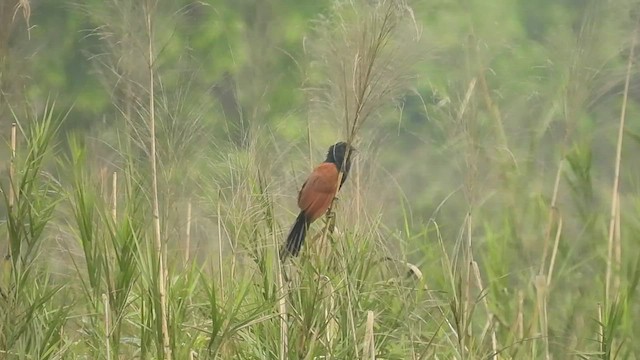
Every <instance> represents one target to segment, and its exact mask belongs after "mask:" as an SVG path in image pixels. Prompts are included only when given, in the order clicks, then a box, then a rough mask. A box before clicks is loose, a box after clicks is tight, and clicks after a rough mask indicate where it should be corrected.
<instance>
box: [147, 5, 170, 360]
mask: <svg viewBox="0 0 640 360" xmlns="http://www.w3.org/2000/svg"><path fill="white" fill-rule="evenodd" d="M145 5H146V6H145V12H146V14H145V21H146V24H145V25H146V28H147V29H146V30H147V35H148V48H147V50H148V53H147V55H148V58H147V61H148V63H147V65H148V69H147V70H148V75H149V128H150V131H151V134H150V137H151V138H150V139H149V140H150V144H151V145H150V146H151V149H150V152H149V156H150V157H151V159H150V160H151V183H152V201H153V204H152V206H153V210H152V211H153V215H152V216H153V231H154V239H155V251H156V259H157V261H158V273H157V276H158V278H157V284H158V296H159V298H160V299H159V300H160V309H159V314H158V315H159V317H160V321H161V324H162V325H161V331H162V349H163V354H164V359H165V360H171V358H172V354H171V340H170V338H169V325H168V313H167V310H168V308H167V290H166V287H167V285H168V281H167V277H168V276H167V269H166V259H167V255H166V251H167V249H166V244H165V242H164V241H163V240H162V233H161V225H160V203H159V199H158V159H157V152H156V141H157V139H156V116H155V101H156V100H155V92H154V88H155V51H154V47H153V42H154V26H153V18H152V16H153V10H154V8H155V6H156V5H157V4H156V3H155V2H154V1H153V0H148V1H146V2H145Z"/></svg>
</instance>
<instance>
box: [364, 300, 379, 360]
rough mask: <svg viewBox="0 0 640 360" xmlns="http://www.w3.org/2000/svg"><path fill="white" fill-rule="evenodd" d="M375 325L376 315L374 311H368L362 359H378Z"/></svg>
mask: <svg viewBox="0 0 640 360" xmlns="http://www.w3.org/2000/svg"><path fill="white" fill-rule="evenodd" d="M374 325H375V314H374V313H373V311H371V310H369V311H367V323H366V325H365V331H364V341H363V343H362V344H363V346H362V348H363V349H362V350H363V351H362V359H371V360H375V358H376V343H375V336H374V333H373V330H374V329H373V328H374Z"/></svg>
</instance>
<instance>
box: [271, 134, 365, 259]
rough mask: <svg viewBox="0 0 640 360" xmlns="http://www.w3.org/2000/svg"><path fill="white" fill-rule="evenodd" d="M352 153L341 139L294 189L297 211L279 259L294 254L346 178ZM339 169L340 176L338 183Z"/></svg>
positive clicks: (349, 146)
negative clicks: (295, 189)
mask: <svg viewBox="0 0 640 360" xmlns="http://www.w3.org/2000/svg"><path fill="white" fill-rule="evenodd" d="M354 152H355V148H354V147H352V146H351V145H350V144H348V143H346V142H344V141H340V142H338V143H336V144H334V145H331V146H330V147H329V151H327V158H326V159H325V160H324V162H323V163H321V164H320V165H318V166H316V168H315V169H313V171H312V172H311V174H309V177H307V180H306V181H305V182H304V184H303V185H302V188H301V189H300V192H298V207H299V208H300V213H299V214H298V217H297V218H296V221H295V223H294V224H293V226H292V227H291V231H290V232H289V235H288V236H287V241H286V243H285V244H284V245H283V246H282V249H281V250H280V258H281V259H283V260H284V259H285V258H286V257H287V256H288V255H292V256H298V254H299V253H300V248H301V247H302V244H303V243H304V239H305V236H306V235H307V230H308V229H309V226H310V225H311V223H313V222H314V221H316V220H317V219H318V218H320V217H321V216H322V215H324V214H325V213H326V212H327V210H328V209H329V207H330V206H331V202H332V201H333V198H334V197H335V196H336V194H337V193H338V191H339V190H340V189H341V188H342V185H343V184H344V182H345V181H346V180H347V176H348V175H349V170H350V169H351V155H352V154H353V153H354ZM340 172H342V179H341V180H340V184H338V177H339V174H340Z"/></svg>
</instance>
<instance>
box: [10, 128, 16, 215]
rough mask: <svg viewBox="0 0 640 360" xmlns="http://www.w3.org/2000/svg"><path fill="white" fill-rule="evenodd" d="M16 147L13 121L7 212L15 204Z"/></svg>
mask: <svg viewBox="0 0 640 360" xmlns="http://www.w3.org/2000/svg"><path fill="white" fill-rule="evenodd" d="M17 146H18V125H17V124H16V122H15V121H14V122H13V123H11V149H10V150H11V159H10V160H9V209H8V210H9V211H11V210H12V209H13V206H14V205H15V203H16V193H15V190H14V186H15V185H14V181H15V178H16V164H15V162H16V148H17Z"/></svg>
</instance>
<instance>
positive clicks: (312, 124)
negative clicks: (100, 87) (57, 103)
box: [0, 0, 640, 359]
mask: <svg viewBox="0 0 640 360" xmlns="http://www.w3.org/2000/svg"><path fill="white" fill-rule="evenodd" d="M80 9H81V10H82V11H84V13H86V14H88V16H87V17H88V18H89V19H91V21H93V22H94V23H96V24H97V25H96V29H94V30H93V31H91V32H90V33H89V35H88V36H89V37H95V38H97V39H98V40H97V41H98V43H99V44H100V45H99V46H100V49H99V51H98V54H95V55H94V56H92V59H93V60H94V65H95V70H96V73H98V74H99V76H100V77H101V79H102V80H103V83H104V84H105V87H106V88H107V89H108V90H109V91H110V93H111V94H112V96H113V108H112V112H111V113H110V114H108V116H110V117H112V118H113V119H112V121H111V123H112V124H114V127H115V129H116V130H114V131H105V132H104V133H102V134H94V136H82V134H76V133H69V134H61V133H60V131H59V129H60V124H61V123H62V122H63V121H64V116H58V115H57V114H58V113H61V110H60V109H57V108H55V107H54V106H53V105H52V104H49V103H48V104H47V106H45V107H44V108H43V109H41V111H40V112H39V115H38V116H22V115H20V114H18V113H14V114H13V118H12V119H11V120H12V122H14V121H15V123H16V124H17V125H16V127H15V128H14V129H15V130H14V131H12V130H11V127H7V128H6V129H5V130H3V131H4V133H3V136H5V137H7V138H8V141H7V148H8V149H7V154H15V155H11V156H10V159H9V160H10V161H8V162H7V163H8V166H9V167H10V168H9V169H8V171H7V172H6V174H7V177H8V178H7V179H6V180H3V181H2V182H0V183H1V184H2V195H3V200H4V202H3V204H4V206H3V212H0V214H2V216H3V217H2V218H0V225H2V229H3V230H2V231H0V240H2V242H1V244H2V245H3V246H4V245H5V244H6V248H7V253H6V256H5V258H4V259H3V260H2V262H3V264H2V265H3V266H2V273H1V274H0V275H1V276H0V281H1V282H0V358H8V359H13V358H16V359H60V358H65V359H67V358H68V359H87V358H91V359H94V358H96V359H101V358H106V359H116V358H126V359H129V358H142V359H156V358H164V359H170V358H174V359H196V358H200V359H204V358H219V359H231V358H234V359H235V358H237V359H276V358H278V359H323V358H334V359H376V358H379V359H452V358H453V359H565V358H582V359H593V358H598V359H636V358H638V354H640V346H639V345H637V344H636V342H635V341H634V340H635V336H636V334H637V333H638V332H640V327H639V326H638V324H637V321H635V319H637V318H638V316H639V309H638V305H637V291H638V283H639V282H640V260H638V259H639V257H638V255H639V252H638V247H637V239H636V238H637V236H636V234H637V233H638V231H639V230H640V223H639V222H638V221H637V220H636V216H634V214H635V212H636V211H637V209H638V197H637V189H636V188H635V187H634V185H633V184H634V183H633V181H629V178H633V176H636V175H637V174H636V173H635V172H633V171H632V170H633V169H631V168H630V165H628V164H630V163H631V162H629V160H627V156H630V155H627V151H629V149H631V150H633V149H635V147H637V146H638V145H640V141H637V140H638V139H637V138H638V137H637V136H634V130H635V127H634V126H635V125H634V123H633V122H632V121H630V119H632V118H633V116H635V115H637V114H636V112H637V106H636V101H635V100H634V96H633V95H634V94H635V95H637V94H636V93H635V92H637V90H636V89H634V87H633V86H632V85H633V83H634V81H635V80H634V79H636V78H637V71H635V68H634V64H635V55H634V53H636V52H637V51H635V50H634V49H635V46H636V44H635V43H636V40H635V36H636V35H635V32H636V30H637V29H636V28H635V27H636V26H637V24H635V21H634V25H633V28H632V30H631V31H630V30H629V27H627V24H620V26H619V27H616V26H617V25H616V23H615V21H613V19H615V18H616V16H619V14H620V13H621V12H623V9H622V6H619V7H607V6H605V5H602V4H595V3H594V4H592V6H589V7H587V8H586V11H585V12H584V13H583V14H580V17H579V21H578V22H577V23H576V24H578V25H576V24H574V25H576V26H575V30H576V32H575V34H574V35H575V38H569V39H567V38H558V39H555V41H557V42H558V43H557V44H556V45H557V46H558V48H559V49H560V50H558V52H557V55H556V56H557V58H554V59H549V62H550V63H552V64H553V65H548V66H549V68H547V69H546V71H548V73H547V74H546V76H548V77H549V78H554V80H553V81H551V80H550V81H548V82H544V84H537V83H534V84H530V82H534V81H533V80H531V79H530V78H523V79H516V80H512V79H509V78H507V75H505V74H504V73H500V66H501V61H504V59H503V58H500V56H506V59H507V60H511V58H509V57H508V56H507V55H504V54H502V53H501V54H497V52H496V53H491V52H490V51H491V50H493V49H495V46H496V45H495V44H493V43H489V42H490V40H488V39H489V38H490V37H489V36H487V33H486V31H487V30H486V27H485V26H484V25H485V24H484V20H485V15H487V16H488V15H491V14H484V13H482V14H478V13H476V12H474V10H473V9H472V8H466V7H464V9H462V8H461V9H462V10H460V11H463V12H467V13H466V15H468V16H467V17H466V19H468V22H469V23H468V24H467V25H468V26H467V27H466V29H465V33H466V34H467V35H471V36H470V38H469V40H470V41H469V42H468V43H467V46H466V47H461V48H462V50H460V48H456V49H455V50H451V49H438V51H440V53H438V55H439V56H440V57H438V56H436V57H434V58H427V57H423V56H422V51H423V50H424V51H426V50H427V47H428V46H430V45H431V44H432V42H437V40H438V39H435V40H434V39H428V38H424V37H421V36H419V35H420V34H423V32H422V30H423V29H422V27H421V24H420V21H419V18H420V17H419V15H417V13H418V11H421V10H423V9H417V10H416V12H414V10H413V9H412V8H411V7H409V5H408V4H407V3H405V2H403V1H391V0H388V1H380V2H374V3H371V2H367V1H353V2H336V3H335V6H333V7H332V8H331V9H329V10H328V11H329V12H328V13H327V14H326V16H324V17H321V18H319V19H318V21H316V22H314V23H313V25H314V28H313V31H312V32H311V34H312V35H310V38H309V39H308V41H307V43H305V45H306V46H308V47H307V50H309V52H308V54H309V56H310V58H311V59H313V61H310V64H309V67H308V68H307V69H306V70H307V73H306V74H305V75H306V76H307V77H306V79H305V82H303V83H302V84H301V85H302V86H303V87H304V88H305V90H306V94H307V95H308V100H309V102H310V103H311V104H312V105H310V108H311V111H310V112H309V113H310V117H311V119H310V120H309V122H308V132H309V134H312V133H313V134H320V135H318V138H314V139H311V138H309V139H308V144H307V145H308V149H309V152H310V153H309V158H310V159H313V158H315V159H317V156H318V154H320V153H321V151H322V149H324V148H326V144H328V143H330V142H334V141H335V140H336V139H346V140H347V141H349V142H352V143H354V144H356V145H357V147H358V149H360V151H359V152H358V154H357V157H356V158H355V161H356V162H357V166H354V170H353V174H352V175H351V177H350V180H349V182H348V183H347V184H346V185H345V187H344V189H343V191H342V192H341V195H340V199H339V200H338V202H337V203H336V204H337V205H336V206H335V207H334V208H333V209H332V210H333V212H334V215H333V217H329V218H328V219H327V220H326V222H325V223H324V224H318V225H314V226H313V227H312V229H311V231H310V234H309V241H308V244H309V246H307V247H305V250H304V251H303V253H302V255H301V257H300V258H299V259H295V260H294V261H288V262H286V263H281V262H280V260H279V258H278V256H277V249H278V248H279V246H280V244H281V242H282V241H283V237H284V236H285V235H286V230H287V229H288V226H289V225H290V221H292V219H293V217H292V216H291V214H290V211H288V208H289V205H290V203H291V204H292V203H293V201H290V199H292V198H294V197H295V195H296V194H295V191H296V190H297V187H298V186H299V185H300V184H298V183H297V181H298V180H300V179H302V177H303V176H304V171H302V170H300V172H299V173H298V172H297V171H296V172H292V171H288V169H289V167H290V161H291V162H293V163H294V164H295V165H301V168H303V167H304V166H302V164H303V162H305V161H306V159H305V160H301V159H299V158H301V156H300V153H296V152H292V151H291V150H292V149H293V148H295V147H294V146H284V145H282V142H281V141H280V139H278V135H277V134H275V133H274V132H272V129H271V128H270V127H269V125H268V124H260V123H259V121H258V120H259V119H261V117H262V116H265V117H266V114H263V113H262V112H263V111H264V112H265V113H266V110H264V109H263V107H262V106H255V107H250V108H251V109H254V111H253V112H252V113H251V114H250V116H251V122H252V125H251V131H250V132H246V133H243V135H242V141H240V142H238V141H237V140H238V139H237V138H236V137H235V135H234V134H235V133H234V132H233V131H229V132H228V134H227V135H228V138H227V139H224V138H223V137H222V136H221V135H220V131H221V130H220V129H228V128H233V126H244V121H245V120H247V119H244V120H242V124H241V125H238V124H233V123H231V121H233V120H232V119H225V118H224V116H223V115H221V111H219V110H220V109H217V108H216V107H215V106H211V105H209V104H208V102H210V99H209V97H208V96H209V95H208V93H207V92H205V91H203V90H202V88H200V87H199V86H200V84H199V83H198V82H197V81H196V80H195V79H197V78H198V77H199V76H201V73H200V72H198V71H196V70H194V71H193V73H189V74H188V76H185V77H181V76H182V75H184V72H183V70H184V69H185V68H189V69H192V68H191V67H190V66H192V65H193V63H190V62H189V61H190V60H189V56H183V57H180V56H179V57H174V55H175V52H173V53H172V52H171V51H170V50H171V49H172V46H177V45H176V43H175V42H172V41H173V40H172V39H173V36H172V31H173V29H172V26H175V24H174V22H173V21H175V19H176V18H179V16H180V14H182V12H185V11H188V10H185V9H174V8H171V7H170V6H169V5H167V4H166V3H162V2H158V3H155V2H154V1H148V2H145V4H144V6H142V5H140V6H137V5H135V4H133V3H129V2H123V1H120V0H112V1H111V2H104V3H90V4H87V5H84V6H82V7H80ZM480 15H482V16H480ZM132 19H144V21H138V22H136V21H132ZM143 25H144V26H143ZM609 28H615V29H618V30H619V33H620V36H621V37H625V38H627V37H628V38H629V39H634V40H628V41H627V40H625V41H622V42H621V43H622V44H624V45H625V46H620V48H621V49H623V50H620V49H618V50H617V51H618V52H617V53H616V54H615V55H616V56H613V58H614V59H611V58H607V59H601V58H599V56H602V52H601V51H599V50H602V49H599V48H598V46H605V45H606V44H601V43H599V42H595V39H599V38H600V37H602V36H603V34H602V32H603V31H604V30H602V29H609ZM440 31H445V30H442V29H441V30H440ZM452 31H453V30H452ZM565 41H566V42H565ZM423 46H424V47H425V48H424V49H423V48H422V47H423ZM166 49H169V50H166ZM174 50H175V49H174ZM165 51H166V52H165ZM447 51H452V52H451V53H448V52H447ZM185 52H188V50H187V49H185ZM187 55H188V54H187ZM618 55H619V56H618ZM607 56H609V57H611V56H610V54H608V53H607ZM494 57H495V58H494ZM496 58H498V59H497V60H496ZM620 59H623V60H620ZM605 60H606V61H605ZM449 62H451V63H449ZM425 63H426V65H425ZM603 63H604V64H605V65H602V64H603ZM178 65H180V66H179V67H180V69H179V70H175V69H174V68H173V67H174V66H176V67H178ZM421 66H422V67H421ZM417 68H421V69H422V68H429V69H444V70H448V71H449V72H448V73H447V76H448V77H449V79H448V80H447V81H446V82H444V85H443V83H437V80H433V87H434V89H435V88H438V91H441V94H440V95H438V96H441V98H438V99H436V94H435V93H436V92H438V91H436V90H434V91H433V92H434V94H433V99H429V98H428V97H429V96H425V94H424V92H425V85H424V83H427V82H428V81H424V80H425V79H424V77H425V76H426V77H429V79H431V78H433V79H436V78H437V77H438V75H437V74H436V75H431V74H426V75H424V74H418V73H416V69H417ZM594 69H597V71H596V70H594ZM620 74H624V75H623V76H620ZM265 76H266V75H265ZM514 76H515V75H514ZM185 79H186V80H185ZM260 80H261V81H260V83H268V82H269V79H266V78H265V79H260ZM514 82H523V83H526V84H525V85H526V86H531V88H533V89H535V91H538V92H540V93H542V94H544V95H539V97H535V96H533V95H532V96H531V97H526V98H525V99H523V100H521V101H522V102H521V103H517V104H511V103H506V101H505V100H504V98H503V96H504V94H503V91H508V90H510V89H512V88H511V87H512V86H514V85H513V83H514ZM609 82H615V83H616V84H617V85H610V84H609ZM251 85H252V84H243V83H239V84H237V86H238V87H239V88H240V89H242V86H251ZM523 86H524V85H523ZM616 86H618V87H620V89H621V91H620V92H619V93H618V92H615V91H614V92H610V91H608V90H606V89H610V88H616ZM603 88H606V89H605V90H603ZM634 91H635V92H634ZM257 92H259V91H258V90H257V89H251V91H249V93H257ZM411 93H416V94H420V95H421V96H411V95H407V94H411ZM603 93H606V94H607V95H603ZM523 96H524V95H523ZM416 98H417V99H416ZM507 98H509V99H513V98H514V97H507ZM238 101H239V102H240V106H242V102H243V101H247V100H246V98H241V99H240V100H238ZM403 101H404V102H406V103H407V104H408V103H410V102H411V101H419V102H420V103H421V104H422V105H421V106H419V107H417V108H419V109H422V110H424V113H422V112H420V111H422V110H420V111H417V110H415V108H414V109H413V110H412V111H414V113H412V114H404V115H406V117H409V118H410V117H412V116H413V117H416V118H418V119H421V121H422V120H424V119H427V120H425V121H428V122H429V124H430V125H432V126H433V127H432V130H433V131H434V133H435V132H438V134H439V135H438V136H441V138H438V139H437V141H436V140H433V141H432V139H435V136H436V135H435V134H417V135H415V136H416V137H417V138H419V139H420V140H422V141H424V142H425V143H426V144H428V145H427V146H425V147H424V148H420V149H418V150H415V151H414V150H412V149H407V148H403V149H402V150H403V152H402V153H401V154H395V156H396V158H395V160H394V162H396V163H398V162H399V163H400V164H399V165H398V166H397V167H395V168H392V169H393V170H396V171H397V173H396V174H394V175H391V174H388V173H387V172H385V171H386V170H387V169H384V168H382V167H381V165H377V164H380V163H382V162H383V161H385V160H386V159H387V158H385V157H387V156H390V154H392V153H393V152H394V150H393V149H392V146H390V145H389V144H391V143H393V140H392V139H393V136H391V135H388V136H387V137H385V138H383V140H382V141H380V140H376V139H374V137H378V136H380V133H383V135H385V134H387V133H389V134H390V133H392V132H391V131H389V128H387V127H386V126H387V125H388V122H386V121H384V119H385V118H386V117H390V116H396V117H398V118H402V121H406V120H405V118H406V117H404V116H400V115H398V114H397V111H395V110H397V109H398V108H397V107H396V108H394V106H393V105H397V104H399V103H402V102H403ZM532 104H537V105H536V106H532ZM540 104H542V105H540ZM623 104H624V105H623ZM317 105H318V106H317ZM613 105H615V106H613ZM612 108H615V111H609V110H610V109H612ZM261 109H262V110H261ZM238 113H239V115H238V116H240V117H242V116H244V115H243V112H242V111H240V109H239V111H238ZM595 117H602V118H604V119H607V120H609V119H614V120H616V122H615V123H616V124H617V125H616V127H615V131H610V130H611V129H610V128H609V127H607V126H603V127H602V128H598V127H597V126H596V125H594V124H593V123H592V122H591V118H595ZM326 119H331V120H329V121H328V120H326ZM540 119H542V120H540ZM414 121H415V119H414ZM265 123H266V122H265ZM404 126H409V125H406V124H404V123H400V124H394V125H393V127H394V131H400V130H397V129H400V128H404ZM594 128H597V129H599V130H598V131H600V132H599V133H598V132H597V131H596V130H594ZM625 130H627V133H628V134H629V137H627V138H624V134H625ZM605 132H606V133H607V134H609V133H608V132H610V133H611V135H612V136H611V138H614V139H613V140H611V141H609V139H605V140H602V141H598V142H596V141H595V140H594V138H596V137H599V136H600V137H603V138H604V137H605V136H602V134H603V133H605ZM5 133H6V135H4V134H5ZM614 133H615V134H618V137H615V136H614V135H615V134H614ZM13 134H15V135H13ZM236 135H237V134H236ZM404 135H407V134H404ZM407 136H408V135H407ZM432 136H433V137H432ZM607 136H608V135H607ZM325 138H326V139H330V140H328V141H327V143H326V144H325V143H321V140H320V139H322V141H324V139H325ZM623 140H624V141H623ZM376 143H378V144H380V145H375V144H376ZM603 144H604V145H603ZM396 145H397V146H398V147H402V144H396ZM598 146H602V147H605V148H607V149H609V150H607V151H602V152H600V153H599V155H598V154H596V152H597V150H598ZM634 146H635V147H634ZM629 153H631V152H629ZM603 154H604V155H603ZM611 154H612V155H611ZM596 155H598V156H599V157H600V160H598V156H596ZM605 155H611V156H610V157H606V156H605ZM294 158H295V159H298V160H295V159H294ZM603 158H604V160H603ZM625 160H627V162H625ZM296 161H297V162H296ZM437 161H442V162H443V163H444V164H445V165H446V166H440V167H438V166H435V165H437ZM598 161H600V162H598ZM602 163H605V165H606V166H607V168H606V169H607V171H596V169H597V170H602V169H604V167H603V166H602ZM423 167H424V168H427V169H428V170H429V172H430V173H433V175H430V176H431V177H430V178H429V180H430V181H431V182H428V181H426V180H425V181H424V182H422V179H423V178H417V179H418V180H416V182H419V184H417V186H418V187H420V188H421V189H422V190H423V193H419V192H418V191H417V190H415V188H407V189H405V191H404V192H403V190H402V189H400V188H399V187H396V186H395V185H393V186H392V185H391V184H400V183H401V182H402V179H401V175H402V174H401V173H402V170H403V169H408V170H404V171H407V172H408V174H410V175H411V176H413V177H417V176H418V175H417V169H421V168H423ZM431 169H434V170H431ZM410 170H415V172H411V171H410ZM291 174H292V175H293V176H292V178H293V179H291V180H285V179H284V178H285V177H287V176H288V175H291ZM612 184H613V185H612ZM424 193H426V194H427V195H424V196H427V198H429V199H437V200H436V201H435V202H434V203H433V204H430V205H429V207H428V209H430V210H431V211H430V213H431V214H432V215H430V216H424V213H425V212H424V211H420V212H419V211H417V208H418V206H419V205H418V203H419V202H420V201H422V200H423V198H422V196H423V194H424ZM388 194H390V195H388ZM609 194H610V195H609ZM387 196H388V197H387ZM399 199H400V200H399ZM285 204H286V205H285ZM603 204H604V205H603ZM392 211H395V214H396V215H397V216H396V217H393V216H390V215H389V214H390V212H392ZM398 214H399V215H398ZM418 214H420V215H418ZM396 219H399V220H398V221H397V222H396V221H395V220H396ZM5 239H6V241H5Z"/></svg>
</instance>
